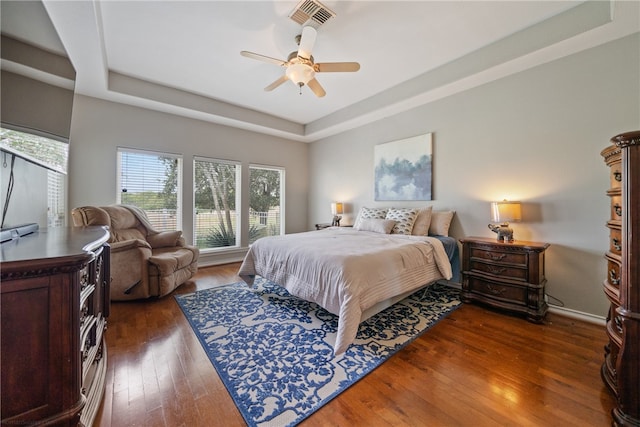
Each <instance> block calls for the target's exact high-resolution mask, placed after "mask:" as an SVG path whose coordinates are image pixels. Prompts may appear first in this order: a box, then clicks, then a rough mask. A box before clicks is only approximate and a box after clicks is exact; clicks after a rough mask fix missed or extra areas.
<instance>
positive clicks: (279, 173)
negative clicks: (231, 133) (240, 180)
mask: <svg viewBox="0 0 640 427" xmlns="http://www.w3.org/2000/svg"><path fill="white" fill-rule="evenodd" d="M283 186H284V170H283V169H280V168H273V167H267V166H255V165H252V166H250V167H249V243H250V244H251V243H253V242H255V241H256V240H258V239H259V238H261V237H265V236H277V235H280V234H283V232H284V231H283V228H284V227H283V225H284V223H283V221H282V219H283V218H282V212H283V209H282V206H283V205H284V204H283V199H282V194H284V192H283Z"/></svg>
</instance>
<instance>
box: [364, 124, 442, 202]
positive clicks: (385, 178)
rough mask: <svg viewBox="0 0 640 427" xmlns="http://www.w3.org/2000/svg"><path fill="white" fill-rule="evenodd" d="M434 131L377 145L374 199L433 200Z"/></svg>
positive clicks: (375, 149)
mask: <svg viewBox="0 0 640 427" xmlns="http://www.w3.org/2000/svg"><path fill="white" fill-rule="evenodd" d="M431 150H432V147H431V134H430V133H427V134H424V135H418V136H414V137H412V138H407V139H401V140H398V141H392V142H387V143H385V144H379V145H376V146H375V147H374V151H373V158H374V165H375V179H374V182H375V190H374V191H375V200H380V201H388V200H431V179H432V177H431V163H432V151H431Z"/></svg>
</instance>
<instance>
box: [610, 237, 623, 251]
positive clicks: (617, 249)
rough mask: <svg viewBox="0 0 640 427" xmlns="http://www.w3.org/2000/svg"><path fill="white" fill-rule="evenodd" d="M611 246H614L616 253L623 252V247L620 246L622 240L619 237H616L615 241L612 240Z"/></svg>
mask: <svg viewBox="0 0 640 427" xmlns="http://www.w3.org/2000/svg"><path fill="white" fill-rule="evenodd" d="M611 244H612V245H613V248H614V249H615V250H616V251H621V250H622V246H621V245H620V240H619V239H618V238H617V237H614V238H613V239H611Z"/></svg>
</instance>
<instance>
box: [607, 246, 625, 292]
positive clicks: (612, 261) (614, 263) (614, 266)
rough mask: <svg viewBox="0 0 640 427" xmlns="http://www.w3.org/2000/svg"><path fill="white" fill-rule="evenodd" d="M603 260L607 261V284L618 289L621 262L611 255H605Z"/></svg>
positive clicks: (620, 278)
mask: <svg viewBox="0 0 640 427" xmlns="http://www.w3.org/2000/svg"><path fill="white" fill-rule="evenodd" d="M605 258H606V259H607V284H608V285H609V286H611V287H613V288H615V289H619V287H620V281H621V280H622V260H621V259H619V257H616V256H615V255H614V254H612V253H607V254H606V255H605Z"/></svg>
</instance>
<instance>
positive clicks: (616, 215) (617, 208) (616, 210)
mask: <svg viewBox="0 0 640 427" xmlns="http://www.w3.org/2000/svg"><path fill="white" fill-rule="evenodd" d="M609 218H611V219H613V220H618V221H619V220H621V219H622V196H611V214H610V217H609Z"/></svg>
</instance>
